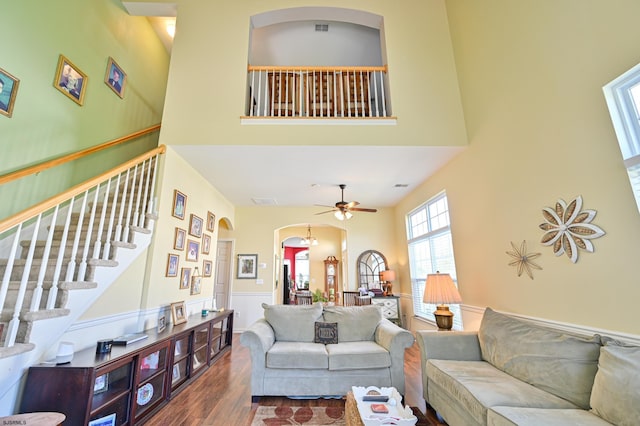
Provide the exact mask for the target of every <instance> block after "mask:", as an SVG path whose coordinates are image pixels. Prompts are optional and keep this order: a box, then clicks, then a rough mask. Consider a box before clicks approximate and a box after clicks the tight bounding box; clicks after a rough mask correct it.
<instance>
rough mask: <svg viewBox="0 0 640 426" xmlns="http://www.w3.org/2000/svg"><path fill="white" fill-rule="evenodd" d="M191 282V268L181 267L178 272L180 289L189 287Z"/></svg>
mask: <svg viewBox="0 0 640 426" xmlns="http://www.w3.org/2000/svg"><path fill="white" fill-rule="evenodd" d="M189 283H191V268H182V270H181V272H180V289H181V290H183V289H185V288H189Z"/></svg>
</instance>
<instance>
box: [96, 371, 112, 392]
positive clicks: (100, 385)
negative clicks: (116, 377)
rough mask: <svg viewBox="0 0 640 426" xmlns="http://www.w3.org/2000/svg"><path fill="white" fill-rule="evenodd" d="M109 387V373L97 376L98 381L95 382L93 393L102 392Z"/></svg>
mask: <svg viewBox="0 0 640 426" xmlns="http://www.w3.org/2000/svg"><path fill="white" fill-rule="evenodd" d="M108 389H109V373H105V374H103V375H101V376H98V377H96V381H95V382H94V383H93V393H94V394H97V393H102V392H105V391H107V390H108Z"/></svg>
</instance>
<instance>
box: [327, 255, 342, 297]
mask: <svg viewBox="0 0 640 426" xmlns="http://www.w3.org/2000/svg"><path fill="white" fill-rule="evenodd" d="M324 291H325V293H326V294H327V297H328V298H329V302H334V303H338V302H339V301H340V292H339V291H338V259H336V257H335V256H329V257H327V259H326V260H325V261H324Z"/></svg>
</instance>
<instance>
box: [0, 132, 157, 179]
mask: <svg viewBox="0 0 640 426" xmlns="http://www.w3.org/2000/svg"><path fill="white" fill-rule="evenodd" d="M159 129H160V124H156V125H153V126H151V127H147V128H146V129H142V130H139V131H137V132H133V133H131V134H130V135H127V136H123V137H121V138H118V139H114V140H112V141H109V142H105V143H103V144H100V145H96V146H92V147H91V148H87V149H83V150H82V151H78V152H74V153H73V154H67V155H63V156H62V157H58V158H54V159H53V160H49V161H44V162H42V163H40V164H36V165H35V166H31V167H25V168H24V169H20V170H16V171H14V172H11V173H7V174H4V175H2V176H0V185H3V184H5V183H8V182H11V181H14V180H17V179H20V178H23V177H25V176H29V175H32V174H36V173H40V172H41V171H43V170H46V169H50V168H51V167H55V166H59V165H61V164H64V163H68V162H69V161H73V160H77V159H79V158H82V157H86V156H87V155H89V154H93V153H94V152H98V151H102V150H103V149H107V148H111V147H112V146H115V145H119V144H121V143H125V142H128V141H130V140H131V139H135V138H138V137H140V136H144V135H146V134H149V133H153V132H155V131H157V130H159Z"/></svg>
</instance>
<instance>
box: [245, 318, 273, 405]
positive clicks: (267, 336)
mask: <svg viewBox="0 0 640 426" xmlns="http://www.w3.org/2000/svg"><path fill="white" fill-rule="evenodd" d="M275 341H276V335H275V332H274V331H273V328H271V325H269V323H268V322H267V320H265V319H264V318H260V319H259V320H257V321H256V322H254V323H253V324H251V326H250V327H249V328H248V329H246V330H245V331H244V332H243V333H242V334H241V335H240V343H241V344H242V345H244V346H246V347H248V348H249V353H250V354H251V395H254V396H255V395H264V381H263V378H264V373H265V369H266V361H267V351H268V350H269V349H271V346H273V344H274V343H275Z"/></svg>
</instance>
